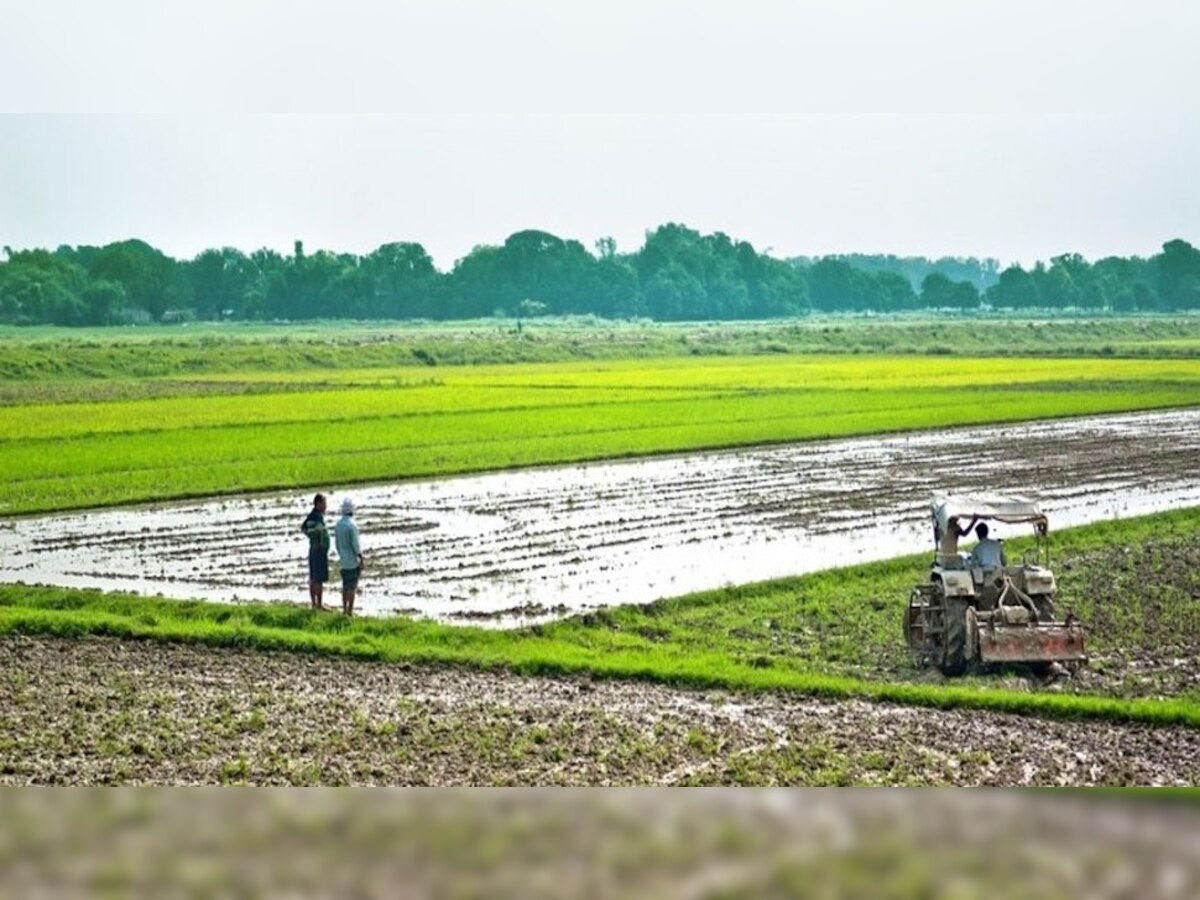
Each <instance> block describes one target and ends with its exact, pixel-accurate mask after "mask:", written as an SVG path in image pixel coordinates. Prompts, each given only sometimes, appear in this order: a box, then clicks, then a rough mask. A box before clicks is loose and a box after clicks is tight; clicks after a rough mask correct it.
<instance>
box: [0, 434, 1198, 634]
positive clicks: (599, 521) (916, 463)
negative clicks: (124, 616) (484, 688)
mask: <svg viewBox="0 0 1200 900" xmlns="http://www.w3.org/2000/svg"><path fill="white" fill-rule="evenodd" d="M1197 458H1200V410H1173V411H1166V412H1155V413H1145V414H1127V415H1115V416H1099V417H1091V418H1082V419H1068V420H1056V421H1050V422H1034V423H1023V424H1014V425H1002V426H991V427H984V428H958V429H949V430H944V431H936V432H922V433H911V434H903V435H895V436H886V437H873V438H857V439H852V440H839V441H819V442H812V443H803V444H795V445H787V446H775V447H764V448H756V449H751V450H745V449H741V450H734V451H721V452H710V453H695V454H689V455H683V456H673V457H659V458H653V459H647V460H632V461H628V462H619V463H597V464H587V465H576V466H564V467H550V468H542V469H531V470H523V471H517V472H501V473H495V474H488V475H481V476H471V477H462V478H445V479H438V480H432V481H420V482H406V483H402V484H398V485H381V486H364V487H361V488H356V489H354V490H353V491H351V493H352V494H353V497H354V499H355V500H356V501H357V503H358V506H359V513H358V515H357V520H358V523H359V527H360V529H361V532H362V540H363V546H364V551H365V554H366V556H367V566H366V568H365V569H364V572H363V576H362V580H361V582H360V590H361V595H360V598H359V602H358V604H357V607H358V609H359V610H360V611H361V612H363V613H365V614H368V615H387V614H393V613H398V612H399V613H404V614H407V615H418V616H429V617H434V618H438V619H441V620H444V621H451V622H453V621H462V620H469V621H488V622H492V623H495V624H499V625H516V624H522V623H529V622H533V621H542V620H545V619H549V618H554V617H558V616H563V615H568V614H572V613H576V612H581V611H587V610H591V609H596V608H599V607H604V606H611V605H616V604H624V603H646V602H649V601H653V600H655V599H658V598H661V597H665V596H674V595H678V594H683V593H687V592H691V591H696V590H703V589H709V588H714V587H720V586H722V585H725V584H731V583H745V582H749V581H756V580H761V579H767V578H773V577H778V576H783V575H791V574H799V573H802V572H807V571H814V570H817V569H823V568H829V567H831V566H836V565H846V564H852V563H857V562H864V561H868V560H872V559H885V558H888V557H892V556H896V555H899V554H903V553H909V552H913V551H914V550H918V549H920V548H923V547H925V546H927V545H931V539H930V535H929V534H928V533H927V532H928V531H929V529H928V527H927V504H928V500H929V496H930V494H932V493H933V492H935V491H949V492H960V493H961V492H970V491H978V490H986V491H996V490H998V489H1004V490H1008V491H1012V492H1020V493H1027V494H1033V495H1035V496H1039V497H1040V498H1041V500H1042V501H1043V505H1044V506H1045V508H1046V509H1047V510H1048V512H1049V514H1050V517H1051V522H1052V526H1053V527H1063V526H1067V525H1074V524H1083V523H1085V522H1091V521H1096V520H1100V519H1110V518H1120V517H1123V516H1129V515H1137V514H1140V513H1149V512H1155V511H1159V510H1163V509H1169V508H1174V507H1179V506H1189V505H1195V504H1198V503H1200V479H1198V478H1197V477H1196V475H1195V460H1196V459H1197ZM341 497H342V494H339V493H336V492H333V493H330V509H331V510H336V509H337V508H338V504H339V502H340V500H341ZM308 503H309V495H308V494H307V492H306V493H305V494H304V495H299V494H297V493H288V494H274V495H257V496H253V497H247V498H222V499H220V500H213V501H207V502H200V503H188V504H174V505H168V506H157V507H139V508H131V509H118V510H106V511H96V512H85V513H76V514H70V515H55V516H44V517H31V518H22V519H9V520H6V521H0V581H5V582H25V583H29V584H51V585H58V586H64V587H93V588H101V589H107V590H130V591H137V592H141V593H146V594H161V595H165V596H169V597H179V598H196V599H208V600H217V601H238V600H271V601H291V602H306V600H307V586H306V582H307V573H306V566H305V557H306V553H307V550H306V543H305V541H304V538H303V537H302V536H301V535H300V534H299V530H298V529H299V524H300V521H301V520H302V519H303V517H304V515H305V514H306V513H307V510H308ZM336 518H337V516H336V515H334V514H331V515H330V516H329V520H330V524H331V525H332V523H333V521H334V520H336ZM1001 536H1002V537H1003V536H1005V535H1001ZM332 573H333V576H334V579H335V581H334V583H331V584H330V585H329V587H328V589H329V590H330V591H331V592H336V591H337V589H338V585H337V583H336V580H337V578H338V574H337V573H338V569H337V563H336V560H335V561H334V563H333V566H332Z"/></svg>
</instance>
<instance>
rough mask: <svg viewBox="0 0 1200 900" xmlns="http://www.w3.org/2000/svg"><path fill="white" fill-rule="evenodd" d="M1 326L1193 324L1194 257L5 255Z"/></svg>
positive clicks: (1181, 252) (515, 242)
mask: <svg viewBox="0 0 1200 900" xmlns="http://www.w3.org/2000/svg"><path fill="white" fill-rule="evenodd" d="M4 255H5V259H4V261H0V322H5V323H17V324H55V325H105V324H116V323H138V322H161V321H168V322H170V321H185V320H188V319H193V318H194V319H203V320H213V319H223V318H224V319H254V320H275V319H288V320H296V319H314V318H351V319H469V318H479V317H486V316H516V317H533V316H541V315H579V314H592V315H596V316H603V317H609V318H638V317H643V318H650V319H656V320H660V321H680V320H714V319H768V318H778V317H784V316H796V315H802V314H805V313H808V312H812V311H820V312H837V311H854V312H865V311H874V312H881V313H886V312H897V311H902V310H911V309H954V310H974V309H980V308H981V307H982V308H993V309H1021V310H1034V309H1064V308H1075V309H1084V310H1096V311H1100V310H1114V311H1159V310H1162V311H1173V310H1187V309H1197V308H1200V251H1198V250H1197V249H1196V248H1195V247H1193V246H1192V245H1191V244H1189V243H1187V242H1186V241H1182V240H1173V241H1169V242H1168V243H1166V244H1164V245H1163V250H1162V252H1161V253H1159V254H1157V255H1155V256H1152V257H1150V258H1149V259H1142V258H1139V257H1116V256H1112V257H1106V258H1105V259H1101V260H1098V261H1096V262H1094V263H1092V262H1088V261H1087V260H1085V259H1083V257H1081V256H1079V255H1077V254H1064V255H1062V256H1056V257H1054V258H1053V259H1051V260H1050V263H1049V264H1048V265H1046V264H1043V263H1038V264H1037V265H1035V266H1034V267H1033V268H1032V269H1029V270H1026V269H1023V268H1021V267H1020V266H1010V267H1008V268H1006V269H1004V270H1003V271H999V265H998V263H997V262H996V261H995V260H992V259H985V260H979V259H974V258H970V259H938V260H928V259H924V258H922V257H895V256H867V255H859V254H854V255H848V256H826V257H821V258H811V259H810V258H799V259H794V260H790V261H784V260H780V259H775V258H773V257H771V256H768V255H766V254H763V253H759V252H757V251H755V249H754V248H753V247H752V246H751V245H750V244H748V243H746V242H744V241H735V240H733V239H731V238H730V237H728V236H727V235H725V234H722V233H720V232H717V233H715V234H707V235H702V234H700V233H699V232H697V231H694V230H692V229H690V228H687V227H685V226H683V225H676V224H668V225H662V226H660V227H659V228H656V229H655V230H654V231H652V232H649V233H647V235H646V241H645V244H644V245H643V246H642V248H641V249H640V250H638V251H636V252H634V253H619V252H617V247H616V243H615V242H614V241H613V240H612V239H611V238H604V239H601V240H599V241H597V242H596V246H595V249H594V251H589V250H588V249H587V248H586V247H584V246H583V244H581V243H580V242H579V241H575V240H564V239H562V238H559V237H556V236H554V235H552V234H548V233H546V232H544V231H520V232H517V233H516V234H514V235H512V236H511V237H509V238H508V240H506V241H505V242H504V243H503V244H502V245H500V246H479V247H476V248H475V249H474V250H472V251H471V252H470V253H468V254H467V255H466V256H465V257H463V258H462V259H460V260H458V261H457V262H456V263H455V264H454V267H453V268H452V269H451V270H450V271H449V272H441V271H439V270H438V269H437V268H436V267H435V266H434V264H433V260H432V259H431V258H430V256H429V254H428V253H426V252H425V249H424V248H423V247H422V246H421V245H420V244H416V243H394V244H384V245H383V246H381V247H379V248H378V249H377V250H375V251H373V252H372V253H368V254H366V255H365V256H355V255H353V254H348V253H333V252H330V251H327V250H319V251H317V252H315V253H308V252H306V251H305V249H304V246H303V244H302V243H301V242H300V241H297V242H296V245H295V249H294V252H293V253H292V254H291V255H290V256H285V255H283V254H280V253H277V252H275V251H273V250H265V249H264V250H256V251H254V252H253V253H249V254H246V253H243V252H241V251H240V250H235V249H232V248H223V249H219V250H205V251H204V252H203V253H201V254H200V255H198V256H197V257H196V258H195V259H190V260H176V259H173V258H171V257H169V256H167V255H166V254H164V253H162V252H161V251H159V250H156V249H155V248H154V247H152V246H150V245H149V244H147V243H145V242H143V241H140V240H128V241H121V242H119V243H114V244H108V245H106V246H103V247H88V246H80V247H68V246H62V247H59V248H58V249H57V250H17V251H15V250H12V249H11V248H7V247H6V248H5V250H4Z"/></svg>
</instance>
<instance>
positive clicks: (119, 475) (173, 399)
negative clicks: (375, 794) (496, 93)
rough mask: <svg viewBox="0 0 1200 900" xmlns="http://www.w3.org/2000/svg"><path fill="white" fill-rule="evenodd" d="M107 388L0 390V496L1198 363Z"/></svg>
mask: <svg viewBox="0 0 1200 900" xmlns="http://www.w3.org/2000/svg"><path fill="white" fill-rule="evenodd" d="M50 383H51V384H54V382H50ZM96 385H106V386H107V385H110V382H109V381H107V380H97V379H92V380H83V381H79V380H74V381H70V382H68V383H66V385H65V386H64V385H63V384H62V383H58V386H59V388H60V389H61V391H60V393H59V394H58V395H55V396H56V398H57V402H45V397H44V396H43V393H42V392H44V391H45V390H46V382H39V383H38V385H37V387H38V391H37V392H35V393H32V394H26V395H23V396H22V397H12V398H10V400H9V402H8V403H7V404H6V405H5V406H3V407H0V466H2V467H3V470H4V472H5V484H6V490H5V492H4V495H3V496H2V497H0V512H2V513H9V514H11V513H23V512H34V511H43V510H55V509H66V508H79V507H88V506H96V505H111V504H118V503H127V502H134V501H145V500H163V499H171V498H182V497H192V496H198V495H208V494H221V493H233V492H242V491H252V490H259V489H267V488H286V487H298V486H308V485H314V484H316V485H327V486H331V487H334V486H342V485H346V484H349V483H353V482H362V481H381V480H390V479H404V478H412V477H416V476H428V475H440V474H447V473H457V472H468V471H478V470H485V469H501V468H508V467H513V466H527V465H534V464H541V463H557V462H567V461H577V460H587V459H600V458H612V457H625V456H634V455H643V454H652V453H662V452H670V451H685V450H693V449H699V448H716V447H730V446H739V445H749V444H756V443H765V442H779V441H795V440H808V439H814V438H823V437H836V436H846V435H857V434H868V433H876V432H887V431H899V430H907V429H917V428H929V427H939V426H951V425H966V424H974V423H984V422H1000V421H1016V420H1024V419H1034V418H1043V417H1053V416H1070V415H1084V414H1091V413H1101V412H1113V411H1123V410H1134V409H1152V408H1162V407H1174V406H1186V405H1191V404H1195V403H1197V402H1200V360H1192V359H1164V360H1142V359H1104V358H1091V359H1035V358H1030V359H1025V358H1008V359H993V358H961V359H946V358H942V357H903V356H899V357H889V356H871V357H845V356H837V357H830V356H755V357H702V358H695V357H671V358H665V359H650V360H605V361H588V362H582V361H573V362H556V363H522V364H515V365H481V366H471V367H456V368H438V369H430V368H429V367H424V366H422V367H412V366H408V367H402V368H375V369H354V370H344V371H338V372H335V373H329V372H324V371H314V370H302V371H293V372H287V373H263V372H250V373H247V374H245V375H241V376H238V375H235V374H232V373H226V374H223V375H221V376H219V377H218V376H211V375H210V376H204V377H202V378H199V379H194V380H192V381H189V382H188V383H187V385H186V387H180V386H179V385H180V382H179V381H178V380H172V379H165V380H164V379H151V378H146V379H140V380H137V381H134V382H131V383H130V384H129V385H128V389H127V390H126V391H124V392H123V393H119V394H115V395H113V394H109V395H103V394H100V395H99V396H93V395H92V394H91V392H92V390H93V388H94V387H95V386H96ZM209 388H214V389H213V390H212V391H211V392H210V390H209ZM62 391H65V392H66V393H65V394H64V393H62Z"/></svg>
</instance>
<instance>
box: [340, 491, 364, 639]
mask: <svg viewBox="0 0 1200 900" xmlns="http://www.w3.org/2000/svg"><path fill="white" fill-rule="evenodd" d="M333 536H334V540H335V542H336V543H337V552H338V563H339V565H340V566H341V569H342V612H344V613H345V614H346V615H348V616H352V615H354V593H355V591H357V590H358V573H359V572H360V571H361V570H362V563H363V557H362V548H361V547H360V546H359V543H358V526H357V525H355V524H354V501H353V500H351V499H350V498H349V497H347V498H346V499H345V500H343V501H342V517H341V518H340V519H338V523H337V525H336V526H335V527H334V529H333Z"/></svg>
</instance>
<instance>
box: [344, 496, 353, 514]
mask: <svg viewBox="0 0 1200 900" xmlns="http://www.w3.org/2000/svg"><path fill="white" fill-rule="evenodd" d="M342 515H343V516H352V515H354V501H353V500H351V499H350V498H349V497H347V498H346V499H345V500H343V501H342Z"/></svg>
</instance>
